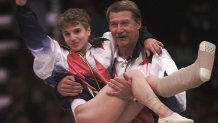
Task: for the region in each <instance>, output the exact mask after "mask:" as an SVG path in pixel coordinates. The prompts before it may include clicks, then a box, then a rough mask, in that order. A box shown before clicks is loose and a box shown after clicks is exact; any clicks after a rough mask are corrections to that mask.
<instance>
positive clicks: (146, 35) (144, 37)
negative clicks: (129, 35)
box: [139, 26, 164, 57]
mask: <svg viewBox="0 0 218 123" xmlns="http://www.w3.org/2000/svg"><path fill="white" fill-rule="evenodd" d="M139 41H140V43H141V45H143V46H144V48H145V52H146V54H147V56H148V57H149V56H150V55H151V54H158V55H161V54H162V48H163V47H164V45H163V44H162V43H161V42H160V41H158V40H156V39H155V38H154V36H153V35H152V34H151V33H150V32H149V31H148V30H147V28H146V27H145V26H144V27H142V28H141V29H140V30H139Z"/></svg>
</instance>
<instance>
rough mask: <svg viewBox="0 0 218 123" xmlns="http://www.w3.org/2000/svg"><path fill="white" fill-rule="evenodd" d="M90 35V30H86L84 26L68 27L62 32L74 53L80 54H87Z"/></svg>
mask: <svg viewBox="0 0 218 123" xmlns="http://www.w3.org/2000/svg"><path fill="white" fill-rule="evenodd" d="M90 33H91V32H90V28H88V29H86V28H85V27H84V26H83V25H82V24H77V25H76V26H72V25H68V26H67V27H65V28H64V29H63V30H62V35H63V37H64V40H65V42H66V44H67V45H68V46H69V47H70V48H71V50H72V51H73V52H80V53H85V51H86V46H87V44H88V39H89V36H90Z"/></svg>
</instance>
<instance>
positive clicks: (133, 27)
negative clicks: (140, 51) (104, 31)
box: [109, 11, 141, 48]
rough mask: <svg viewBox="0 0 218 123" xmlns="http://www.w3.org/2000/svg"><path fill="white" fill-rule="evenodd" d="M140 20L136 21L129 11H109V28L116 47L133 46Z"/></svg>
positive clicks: (136, 39)
mask: <svg viewBox="0 0 218 123" xmlns="http://www.w3.org/2000/svg"><path fill="white" fill-rule="evenodd" d="M140 28H141V22H138V23H136V22H135V20H134V19H133V16H132V13H131V12H130V11H121V12H110V14H109V29H110V31H111V34H112V36H113V38H114V41H115V43H116V45H117V46H118V47H126V48H128V47H134V46H135V44H136V42H137V41H138V35H139V29H140Z"/></svg>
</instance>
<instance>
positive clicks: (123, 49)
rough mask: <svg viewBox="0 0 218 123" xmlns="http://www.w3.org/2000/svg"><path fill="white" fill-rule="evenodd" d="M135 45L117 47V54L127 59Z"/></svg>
mask: <svg viewBox="0 0 218 123" xmlns="http://www.w3.org/2000/svg"><path fill="white" fill-rule="evenodd" d="M134 48H135V46H132V47H119V48H118V55H119V56H120V57H122V58H123V59H127V58H129V57H130V56H132V54H133V51H134Z"/></svg>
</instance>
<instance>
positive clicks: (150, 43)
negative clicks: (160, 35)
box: [144, 38, 164, 57]
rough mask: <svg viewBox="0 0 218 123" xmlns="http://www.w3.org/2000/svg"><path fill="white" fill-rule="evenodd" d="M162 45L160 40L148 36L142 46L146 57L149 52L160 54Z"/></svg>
mask: <svg viewBox="0 0 218 123" xmlns="http://www.w3.org/2000/svg"><path fill="white" fill-rule="evenodd" d="M163 47H164V45H163V44H162V43H161V42H160V41H158V40H156V39H153V38H148V39H146V40H145V41H144V48H145V52H146V55H147V56H148V57H149V56H150V55H151V53H153V54H158V55H161V54H162V48H163Z"/></svg>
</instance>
